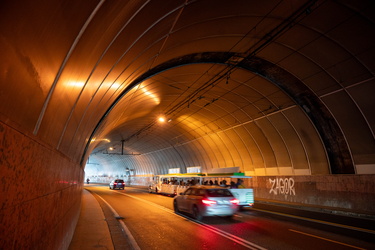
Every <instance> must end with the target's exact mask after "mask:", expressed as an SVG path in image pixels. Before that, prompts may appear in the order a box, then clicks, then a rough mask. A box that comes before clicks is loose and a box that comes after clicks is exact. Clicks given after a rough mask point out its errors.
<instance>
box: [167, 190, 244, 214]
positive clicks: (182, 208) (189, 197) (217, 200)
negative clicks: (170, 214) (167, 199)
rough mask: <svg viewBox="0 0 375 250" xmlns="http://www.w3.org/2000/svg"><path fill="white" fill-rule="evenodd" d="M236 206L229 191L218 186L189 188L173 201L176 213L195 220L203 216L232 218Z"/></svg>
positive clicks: (237, 201)
mask: <svg viewBox="0 0 375 250" xmlns="http://www.w3.org/2000/svg"><path fill="white" fill-rule="evenodd" d="M238 204H239V200H238V199H236V198H235V197H234V196H233V194H232V193H231V192H230V191H229V189H227V188H224V187H218V186H201V185H196V186H191V187H189V188H188V189H187V190H186V191H185V192H183V193H180V195H178V196H176V197H174V199H173V208H174V211H175V212H176V213H179V212H186V213H189V214H191V215H192V216H193V218H194V219H196V220H201V219H202V217H204V216H226V217H232V216H233V215H234V214H235V213H236V212H237V211H238V209H239V205H238Z"/></svg>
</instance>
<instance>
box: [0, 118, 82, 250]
mask: <svg viewBox="0 0 375 250" xmlns="http://www.w3.org/2000/svg"><path fill="white" fill-rule="evenodd" d="M0 143H1V145H2V147H1V151H0V152H1V157H0V166H1V168H0V176H1V179H0V183H1V186H0V232H1V236H0V248H1V249H67V248H68V246H69V244H70V241H71V238H72V236H73V233H74V229H75V226H76V223H77V220H78V216H79V211H80V202H81V199H80V195H81V190H82V179H83V178H84V172H83V169H82V168H81V166H79V165H78V164H76V163H74V162H72V161H71V160H70V159H69V158H67V157H66V156H64V155H62V154H61V153H60V152H58V151H56V150H55V149H53V148H51V147H50V146H49V145H47V144H44V143H42V142H40V141H38V139H37V138H35V137H34V136H32V135H29V134H25V133H21V132H20V131H18V130H16V129H15V128H12V127H9V126H8V125H6V124H4V123H2V122H0Z"/></svg>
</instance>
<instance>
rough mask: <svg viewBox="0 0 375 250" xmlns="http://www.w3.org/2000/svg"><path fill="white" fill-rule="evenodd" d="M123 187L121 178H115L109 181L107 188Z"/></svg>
mask: <svg viewBox="0 0 375 250" xmlns="http://www.w3.org/2000/svg"><path fill="white" fill-rule="evenodd" d="M116 188H118V189H125V182H124V180H122V179H116V180H113V181H111V183H109V189H116Z"/></svg>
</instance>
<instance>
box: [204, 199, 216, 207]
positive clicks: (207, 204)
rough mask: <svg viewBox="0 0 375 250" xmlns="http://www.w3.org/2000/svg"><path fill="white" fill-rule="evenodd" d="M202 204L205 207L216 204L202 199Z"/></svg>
mask: <svg viewBox="0 0 375 250" xmlns="http://www.w3.org/2000/svg"><path fill="white" fill-rule="evenodd" d="M202 203H203V204H204V205H206V206H211V205H213V204H216V201H213V200H209V199H203V200H202Z"/></svg>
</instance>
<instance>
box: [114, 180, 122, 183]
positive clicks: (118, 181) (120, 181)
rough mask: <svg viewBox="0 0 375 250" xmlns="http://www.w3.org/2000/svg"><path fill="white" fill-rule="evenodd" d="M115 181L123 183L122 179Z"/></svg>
mask: <svg viewBox="0 0 375 250" xmlns="http://www.w3.org/2000/svg"><path fill="white" fill-rule="evenodd" d="M115 182H117V183H123V182H124V181H123V180H116V181H115Z"/></svg>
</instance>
